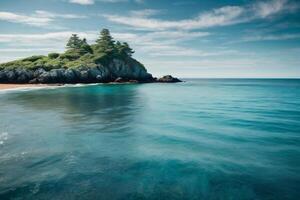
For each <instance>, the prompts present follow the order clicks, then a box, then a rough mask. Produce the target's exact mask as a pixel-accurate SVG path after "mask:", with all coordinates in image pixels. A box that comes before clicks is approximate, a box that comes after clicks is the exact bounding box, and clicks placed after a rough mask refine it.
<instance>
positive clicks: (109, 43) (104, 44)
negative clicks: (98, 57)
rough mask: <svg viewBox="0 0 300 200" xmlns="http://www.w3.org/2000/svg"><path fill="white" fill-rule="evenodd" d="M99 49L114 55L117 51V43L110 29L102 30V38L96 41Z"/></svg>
mask: <svg viewBox="0 0 300 200" xmlns="http://www.w3.org/2000/svg"><path fill="white" fill-rule="evenodd" d="M96 43H97V49H98V50H99V51H101V52H105V53H109V54H110V53H113V52H114V49H115V41H114V40H113V38H112V36H111V35H110V32H109V30H108V29H102V31H101V32H100V37H99V38H98V39H97V40H96Z"/></svg>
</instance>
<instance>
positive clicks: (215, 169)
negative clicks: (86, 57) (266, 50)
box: [0, 80, 300, 199]
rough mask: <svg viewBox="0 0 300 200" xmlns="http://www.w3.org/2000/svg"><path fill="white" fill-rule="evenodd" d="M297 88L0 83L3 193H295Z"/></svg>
mask: <svg viewBox="0 0 300 200" xmlns="http://www.w3.org/2000/svg"><path fill="white" fill-rule="evenodd" d="M299 86H300V82H299V81H298V80H190V81H189V82H187V83H180V84H145V85H102V86H88V87H78V88H59V89H54V90H51V89H50V90H49V89H45V90H33V91H28V92H14V93H2V94H0V119H1V120H0V199H297V197H298V196H299V195H300V194H299V191H300V188H299V185H300V176H299V174H300V173H299V172H300V171H299V165H300V150H299V145H300V138H299V133H300V123H299V118H300V103H299V102H300V91H299ZM1 141H2V142H1Z"/></svg>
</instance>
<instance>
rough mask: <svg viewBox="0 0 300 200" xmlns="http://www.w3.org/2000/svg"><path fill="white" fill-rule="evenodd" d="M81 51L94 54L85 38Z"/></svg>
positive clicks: (82, 41)
mask: <svg viewBox="0 0 300 200" xmlns="http://www.w3.org/2000/svg"><path fill="white" fill-rule="evenodd" d="M80 50H81V51H82V52H83V53H93V49H92V48H91V46H90V45H89V44H88V43H87V41H86V39H85V38H83V40H81V44H80Z"/></svg>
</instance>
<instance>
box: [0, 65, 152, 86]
mask: <svg viewBox="0 0 300 200" xmlns="http://www.w3.org/2000/svg"><path fill="white" fill-rule="evenodd" d="M117 78H123V79H124V80H135V81H139V82H152V81H153V80H154V79H153V77H152V75H151V74H149V73H148V72H147V70H146V69H145V67H144V66H143V65H142V64H140V63H139V62H137V61H136V60H134V59H130V60H127V61H124V60H121V59H112V60H111V61H110V62H109V63H107V65H105V66H104V65H102V64H97V65H94V66H92V67H91V66H81V67H77V68H74V69H72V68H59V69H51V70H49V71H46V70H45V69H44V68H42V67H41V68H37V69H34V70H33V69H26V68H22V67H18V68H14V69H3V70H1V71H0V83H101V82H103V83H105V82H112V81H114V80H116V79H117Z"/></svg>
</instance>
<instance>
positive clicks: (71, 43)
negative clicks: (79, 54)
mask: <svg viewBox="0 0 300 200" xmlns="http://www.w3.org/2000/svg"><path fill="white" fill-rule="evenodd" d="M81 45H82V40H81V39H80V38H79V37H78V35H77V34H72V36H71V37H70V39H69V40H68V43H67V45H66V47H67V49H80V47H81Z"/></svg>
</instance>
